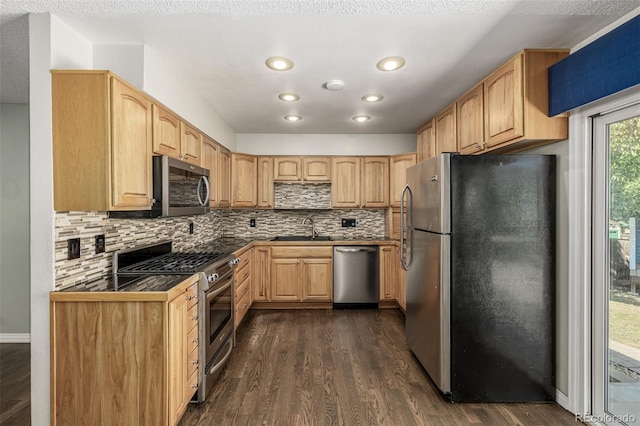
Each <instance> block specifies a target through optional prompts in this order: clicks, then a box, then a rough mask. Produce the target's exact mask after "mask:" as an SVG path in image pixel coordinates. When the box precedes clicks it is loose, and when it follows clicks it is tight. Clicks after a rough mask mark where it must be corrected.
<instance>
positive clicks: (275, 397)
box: [181, 309, 576, 426]
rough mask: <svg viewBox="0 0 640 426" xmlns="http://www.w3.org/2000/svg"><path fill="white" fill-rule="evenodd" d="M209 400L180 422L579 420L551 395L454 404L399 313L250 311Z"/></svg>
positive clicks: (562, 422)
mask: <svg viewBox="0 0 640 426" xmlns="http://www.w3.org/2000/svg"><path fill="white" fill-rule="evenodd" d="M237 339H238V346H237V347H236V350H235V352H234V353H233V355H232V357H231V359H230V361H229V363H228V365H227V366H226V367H225V369H224V371H223V373H222V375H221V378H220V379H219V381H218V383H216V385H215V386H214V389H213V391H212V393H211V395H210V397H209V400H208V401H207V402H206V403H205V404H201V405H191V406H189V408H187V412H186V413H185V415H184V417H183V419H182V421H181V425H182V426H188V425H211V424H215V425H251V426H253V425H347V426H352V425H393V426H396V425H420V426H422V425H434V426H435V425H443V426H450V425H460V426H463V425H464V426H468V425H486V424H491V425H525V426H529V425H543V424H554V425H566V426H569V425H575V424H576V422H575V420H574V416H573V415H571V414H570V413H568V412H567V411H565V410H563V409H562V408H561V407H560V406H558V405H557V404H477V403H473V404H452V403H450V402H448V401H447V400H445V399H444V398H443V397H442V395H441V394H440V393H439V391H438V390H437V388H436V387H435V385H434V384H433V382H432V381H431V380H430V379H429V377H428V376H427V374H426V373H425V371H424V370H423V369H422V367H421V366H420V364H419V363H418V361H417V360H416V358H415V356H414V355H413V354H412V353H411V351H410V350H409V348H408V346H407V343H406V338H405V334H404V315H403V314H402V313H401V312H400V311H398V310H394V309H383V310H357V309H355V310H308V311H304V310H251V311H249V313H248V314H247V317H246V319H245V322H244V324H243V326H242V327H241V329H240V330H238V334H237Z"/></svg>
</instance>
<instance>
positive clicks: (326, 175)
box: [273, 156, 331, 182]
mask: <svg viewBox="0 0 640 426" xmlns="http://www.w3.org/2000/svg"><path fill="white" fill-rule="evenodd" d="M273 170H274V172H273V180H274V181H276V182H302V181H308V182H330V181H331V160H330V158H329V157H314V156H312V157H292V156H286V157H274V159H273Z"/></svg>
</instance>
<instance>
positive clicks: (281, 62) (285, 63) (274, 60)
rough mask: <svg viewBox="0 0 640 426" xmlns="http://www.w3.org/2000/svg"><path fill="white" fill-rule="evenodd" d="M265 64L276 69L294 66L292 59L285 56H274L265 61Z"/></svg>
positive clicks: (284, 69)
mask: <svg viewBox="0 0 640 426" xmlns="http://www.w3.org/2000/svg"><path fill="white" fill-rule="evenodd" d="M265 64H267V66H268V67H269V68H271V69H272V70H275V71H287V70H290V69H291V68H293V62H292V61H291V59H287V58H285V57H284V56H272V57H270V58H269V59H267V60H266V61H265Z"/></svg>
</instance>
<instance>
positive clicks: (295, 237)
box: [271, 235, 332, 241]
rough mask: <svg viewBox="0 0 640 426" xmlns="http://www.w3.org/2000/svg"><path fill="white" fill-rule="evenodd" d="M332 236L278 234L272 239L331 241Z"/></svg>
mask: <svg viewBox="0 0 640 426" xmlns="http://www.w3.org/2000/svg"><path fill="white" fill-rule="evenodd" d="M331 240H332V238H331V237H329V236H327V235H318V236H317V237H315V238H311V236H310V235H278V236H277V237H273V238H272V239H271V241H331Z"/></svg>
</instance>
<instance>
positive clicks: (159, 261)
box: [118, 252, 224, 274]
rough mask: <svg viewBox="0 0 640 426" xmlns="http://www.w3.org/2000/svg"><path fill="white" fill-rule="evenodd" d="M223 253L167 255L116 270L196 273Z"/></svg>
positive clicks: (145, 272)
mask: <svg viewBox="0 0 640 426" xmlns="http://www.w3.org/2000/svg"><path fill="white" fill-rule="evenodd" d="M222 256H224V253H177V252H174V253H167V254H165V255H163V256H159V257H155V258H152V259H148V260H145V261H142V262H139V263H135V264H133V265H130V266H126V267H124V268H121V269H119V270H118V273H119V274H121V273H136V274H140V273H144V274H172V273H173V274H175V273H185V272H197V271H199V270H200V268H201V267H202V266H204V265H206V264H208V263H211V262H213V261H215V260H216V259H218V258H220V257H222Z"/></svg>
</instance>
